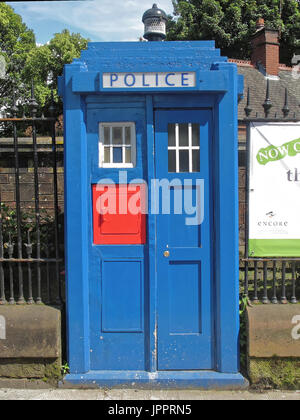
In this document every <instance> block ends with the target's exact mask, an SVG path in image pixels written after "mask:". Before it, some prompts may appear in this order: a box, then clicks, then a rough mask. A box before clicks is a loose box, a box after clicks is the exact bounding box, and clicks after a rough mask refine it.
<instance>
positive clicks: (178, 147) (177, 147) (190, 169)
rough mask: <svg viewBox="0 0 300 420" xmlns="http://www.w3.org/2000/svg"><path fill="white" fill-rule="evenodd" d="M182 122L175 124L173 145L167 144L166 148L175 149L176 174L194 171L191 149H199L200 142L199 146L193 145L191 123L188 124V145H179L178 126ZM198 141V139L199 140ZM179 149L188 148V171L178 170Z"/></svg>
mask: <svg viewBox="0 0 300 420" xmlns="http://www.w3.org/2000/svg"><path fill="white" fill-rule="evenodd" d="M180 124H182V123H176V124H175V146H168V150H175V151H176V172H174V173H177V174H180V173H196V172H193V169H194V168H193V150H199V151H200V143H199V146H193V124H194V123H189V124H188V130H189V131H188V136H189V137H188V138H189V145H188V146H179V126H180ZM199 142H200V140H199ZM180 150H188V151H189V172H180V162H179V151H180Z"/></svg>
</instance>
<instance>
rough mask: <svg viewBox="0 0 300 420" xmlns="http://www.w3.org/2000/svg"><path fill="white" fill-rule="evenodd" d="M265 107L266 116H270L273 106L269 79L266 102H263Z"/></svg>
mask: <svg viewBox="0 0 300 420" xmlns="http://www.w3.org/2000/svg"><path fill="white" fill-rule="evenodd" d="M263 107H264V110H265V117H266V118H268V116H269V114H270V110H271V108H272V107H273V104H272V101H271V99H270V80H269V79H268V80H267V92H266V99H265V102H264V103H263Z"/></svg>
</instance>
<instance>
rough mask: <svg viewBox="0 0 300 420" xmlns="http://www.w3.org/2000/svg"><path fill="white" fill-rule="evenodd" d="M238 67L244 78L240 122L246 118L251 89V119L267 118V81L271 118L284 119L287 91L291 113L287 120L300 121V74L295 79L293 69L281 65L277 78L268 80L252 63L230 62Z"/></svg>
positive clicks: (242, 61)
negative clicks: (265, 104)
mask: <svg viewBox="0 0 300 420" xmlns="http://www.w3.org/2000/svg"><path fill="white" fill-rule="evenodd" d="M230 61H231V62H235V63H237V65H238V73H239V74H241V75H243V76H244V97H243V99H242V100H241V101H240V103H239V120H243V119H244V118H245V117H246V113H245V108H246V106H247V92H248V88H249V89H250V108H251V109H252V112H251V114H250V116H249V117H250V118H265V111H264V108H263V104H264V102H265V100H266V93H267V81H268V80H269V86H270V95H269V97H270V100H271V103H272V105H273V106H272V108H271V110H270V114H269V118H283V112H282V109H283V107H284V105H285V90H286V89H287V93H288V107H289V109H290V112H289V114H288V116H287V117H286V118H299V120H300V74H299V78H296V77H295V73H294V72H293V71H292V68H290V67H286V66H284V65H280V68H279V75H278V77H277V78H273V77H271V78H267V77H266V76H265V74H264V72H263V70H262V71H261V70H260V69H257V68H256V67H255V66H254V65H252V64H251V62H250V61H244V60H233V59H231V60H230Z"/></svg>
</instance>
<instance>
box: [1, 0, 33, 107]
mask: <svg viewBox="0 0 300 420" xmlns="http://www.w3.org/2000/svg"><path fill="white" fill-rule="evenodd" d="M33 48H35V36H34V33H33V31H32V30H30V29H28V28H27V26H26V25H25V24H24V23H23V22H22V18H21V16H19V15H17V14H16V13H15V12H14V10H13V9H12V7H10V6H8V5H7V4H5V3H0V55H1V56H2V57H4V60H5V62H6V76H5V77H4V78H1V79H0V106H1V104H3V103H6V102H7V97H8V94H9V95H10V96H11V94H10V93H11V90H12V83H14V84H15V86H16V87H18V88H19V89H20V90H22V87H23V81H22V69H23V68H24V65H25V62H26V59H27V55H28V53H29V51H31V50H32V49H33ZM2 60H3V58H2Z"/></svg>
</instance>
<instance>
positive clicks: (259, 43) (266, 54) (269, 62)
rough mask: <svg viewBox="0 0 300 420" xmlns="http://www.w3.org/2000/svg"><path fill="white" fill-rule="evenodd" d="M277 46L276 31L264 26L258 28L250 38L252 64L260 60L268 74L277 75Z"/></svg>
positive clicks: (277, 34) (277, 35)
mask: <svg viewBox="0 0 300 420" xmlns="http://www.w3.org/2000/svg"><path fill="white" fill-rule="evenodd" d="M279 47H280V44H279V32H278V31H276V30H273V29H266V28H262V29H260V30H259V31H257V33H256V34H255V35H254V37H253V40H252V48H253V51H252V57H251V62H252V64H254V65H257V64H258V63H259V62H260V63H261V64H262V65H263V67H264V68H265V70H266V73H267V74H268V75H273V76H278V72H279Z"/></svg>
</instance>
